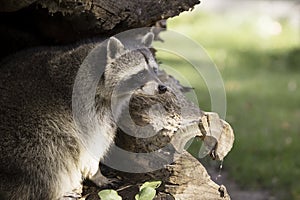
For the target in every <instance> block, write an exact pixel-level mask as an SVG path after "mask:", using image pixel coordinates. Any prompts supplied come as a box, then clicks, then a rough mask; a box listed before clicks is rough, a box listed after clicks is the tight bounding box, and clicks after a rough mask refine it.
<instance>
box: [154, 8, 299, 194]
mask: <svg viewBox="0 0 300 200" xmlns="http://www.w3.org/2000/svg"><path fill="white" fill-rule="evenodd" d="M200 8H201V6H200ZM268 20H269V22H268V21H267V22H268V23H269V24H270V23H271V24H273V25H274V24H275V25H276V24H277V26H278V24H280V25H281V27H280V28H281V33H280V34H277V35H276V34H274V35H272V34H270V33H263V30H260V29H259V27H258V24H259V22H260V21H261V16H259V15H253V16H250V17H246V16H239V17H237V16H234V15H233V14H224V15H222V16H221V15H217V14H211V13H205V12H199V11H197V10H195V11H193V12H191V13H185V14H182V15H181V16H180V17H177V18H174V19H172V20H169V21H168V25H169V27H168V28H169V29H172V30H176V31H178V32H181V33H183V34H185V35H187V36H189V37H190V38H192V39H193V40H195V41H196V42H198V43H199V44H201V45H202V46H203V47H204V48H205V49H206V51H207V52H208V55H209V56H210V57H211V58H212V60H213V62H214V63H216V65H217V66H218V69H219V71H220V73H221V75H222V78H223V81H224V85H225V88H226V96H227V115H226V120H227V121H228V122H229V123H230V124H231V125H232V127H233V128H234V131H235V137H236V141H235V144H234V148H233V149H232V151H231V152H230V154H229V155H228V156H227V157H226V159H225V161H224V168H225V170H226V171H228V172H229V174H230V177H231V178H233V179H234V180H236V181H237V182H238V184H239V185H240V186H241V187H247V188H252V189H268V190H270V191H272V192H273V193H274V195H277V196H279V197H280V198H282V199H300V185H299V179H300V156H299V155H298V152H299V151H300V145H299V144H298V142H299V141H300V38H299V35H300V33H299V30H298V29H296V28H295V27H293V26H292V25H291V24H289V21H288V20H286V19H280V20H279V21H274V20H273V21H272V19H271V21H270V19H268ZM264 34H265V35H264ZM179 42H180V41H179ZM174 46H176V47H177V48H181V46H180V43H176V44H174ZM158 57H159V59H160V60H162V61H163V63H164V64H165V65H168V66H172V67H173V68H174V69H175V70H176V71H179V73H180V74H182V76H184V77H186V79H187V80H188V81H189V82H190V84H191V85H192V86H193V87H194V88H195V91H196V93H197V95H198V102H199V105H200V107H201V108H202V109H203V110H206V111H209V110H211V100H210V96H209V92H208V90H207V86H206V85H205V82H204V81H203V79H202V78H201V77H200V78H199V77H197V76H196V74H195V72H194V71H192V70H193V69H192V68H191V67H188V66H189V63H187V62H185V61H183V60H182V59H180V58H179V57H176V56H172V55H168V54H166V53H163V52H159V53H158ZM206 59H207V60H208V59H209V57H207V58H206ZM183 66H184V67H183ZM171 71H172V70H171Z"/></svg>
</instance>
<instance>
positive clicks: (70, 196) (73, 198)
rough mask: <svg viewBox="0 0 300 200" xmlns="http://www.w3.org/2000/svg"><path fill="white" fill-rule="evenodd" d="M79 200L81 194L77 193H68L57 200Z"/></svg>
mask: <svg viewBox="0 0 300 200" xmlns="http://www.w3.org/2000/svg"><path fill="white" fill-rule="evenodd" d="M79 198H81V194H79V193H77V192H68V193H66V194H65V195H64V196H63V197H62V198H60V199H59V200H79Z"/></svg>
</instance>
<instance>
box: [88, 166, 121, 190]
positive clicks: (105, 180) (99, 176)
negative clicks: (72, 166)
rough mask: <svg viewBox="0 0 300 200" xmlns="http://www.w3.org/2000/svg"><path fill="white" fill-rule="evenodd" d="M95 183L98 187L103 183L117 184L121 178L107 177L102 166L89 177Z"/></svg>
mask: <svg viewBox="0 0 300 200" xmlns="http://www.w3.org/2000/svg"><path fill="white" fill-rule="evenodd" d="M89 179H90V180H91V181H92V182H93V183H95V184H96V185H97V186H98V187H101V186H103V185H112V186H113V185H115V184H116V183H117V182H118V181H119V180H118V179H116V178H107V177H105V176H104V175H103V174H102V172H101V170H100V168H98V171H97V172H96V174H95V175H94V176H92V177H91V178H89Z"/></svg>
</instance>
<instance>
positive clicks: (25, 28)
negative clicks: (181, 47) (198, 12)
mask: <svg viewBox="0 0 300 200" xmlns="http://www.w3.org/2000/svg"><path fill="white" fill-rule="evenodd" d="M198 3H200V2H199V0H144V1H141V0H131V1H127V0H55V1H53V0H20V1H16V0H0V5H1V6H0V42H1V44H2V45H1V47H0V59H1V57H4V56H6V55H8V54H10V53H14V52H16V51H18V50H20V49H24V48H28V47H32V46H40V45H53V44H55V45H59V44H66V43H72V42H75V41H78V40H84V39H86V38H91V37H104V36H106V37H107V36H110V35H113V34H116V33H119V32H122V31H125V30H129V29H132V28H138V27H146V26H152V25H154V24H155V23H156V22H157V21H159V20H161V19H167V18H169V17H174V16H176V15H178V14H179V13H181V12H183V11H187V10H190V9H192V8H193V6H194V5H196V4H198Z"/></svg>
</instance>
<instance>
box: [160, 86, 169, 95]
mask: <svg viewBox="0 0 300 200" xmlns="http://www.w3.org/2000/svg"><path fill="white" fill-rule="evenodd" d="M167 90H168V88H167V86H165V85H158V93H159V94H163V93H165V92H166V91H167Z"/></svg>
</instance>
